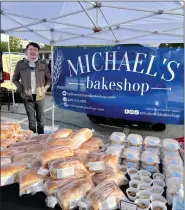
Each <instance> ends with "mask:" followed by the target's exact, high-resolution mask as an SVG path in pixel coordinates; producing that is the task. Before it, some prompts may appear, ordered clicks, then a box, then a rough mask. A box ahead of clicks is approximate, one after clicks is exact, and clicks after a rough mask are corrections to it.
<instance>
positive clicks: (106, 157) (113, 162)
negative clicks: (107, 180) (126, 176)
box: [85, 152, 119, 173]
mask: <svg viewBox="0 0 185 210" xmlns="http://www.w3.org/2000/svg"><path fill="white" fill-rule="evenodd" d="M118 163H119V158H118V156H117V155H112V154H105V153H103V152H91V153H89V154H88V155H87V159H86V165H85V166H86V167H88V169H89V171H94V172H97V173H98V172H102V171H104V170H106V169H110V170H112V171H114V172H116V171H117V170H118Z"/></svg>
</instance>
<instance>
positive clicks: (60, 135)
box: [48, 128, 73, 139]
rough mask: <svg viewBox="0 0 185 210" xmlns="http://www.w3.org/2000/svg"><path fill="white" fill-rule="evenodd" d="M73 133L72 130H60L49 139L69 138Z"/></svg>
mask: <svg viewBox="0 0 185 210" xmlns="http://www.w3.org/2000/svg"><path fill="white" fill-rule="evenodd" d="M72 133H73V130H72V129H68V128H62V129H59V130H57V131H55V132H54V133H52V134H51V135H49V136H48V139H53V138H66V137H69V136H70V135H71V134H72Z"/></svg>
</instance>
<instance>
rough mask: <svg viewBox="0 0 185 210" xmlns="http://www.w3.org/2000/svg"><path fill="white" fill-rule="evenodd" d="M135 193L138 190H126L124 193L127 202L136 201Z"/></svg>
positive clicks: (130, 188)
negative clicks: (127, 199)
mask: <svg viewBox="0 0 185 210" xmlns="http://www.w3.org/2000/svg"><path fill="white" fill-rule="evenodd" d="M137 192H138V189H135V188H132V187H129V188H128V189H127V190H126V193H127V196H128V198H129V200H131V201H135V200H136V199H137Z"/></svg>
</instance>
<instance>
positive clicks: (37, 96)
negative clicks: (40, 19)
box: [12, 42, 51, 134]
mask: <svg viewBox="0 0 185 210" xmlns="http://www.w3.org/2000/svg"><path fill="white" fill-rule="evenodd" d="M39 50H40V46H39V45H38V44H37V43H35V42H30V43H29V44H28V45H27V47H26V58H25V59H23V60H20V61H18V63H17V65H16V67H15V71H14V75H13V79H12V82H13V83H14V84H15V86H16V87H17V89H18V91H19V92H20V94H21V97H22V98H23V102H24V106H25V109H26V113H27V116H28V120H29V129H30V130H31V131H33V132H34V133H38V134H43V133H44V123H43V118H44V98H45V93H46V91H47V89H48V88H49V87H50V84H51V75H50V71H49V69H48V66H47V63H46V62H44V61H42V60H40V59H39V58H38V56H39Z"/></svg>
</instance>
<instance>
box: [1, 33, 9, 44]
mask: <svg viewBox="0 0 185 210" xmlns="http://www.w3.org/2000/svg"><path fill="white" fill-rule="evenodd" d="M8 40H9V36H8V35H5V34H1V41H2V42H8Z"/></svg>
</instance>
